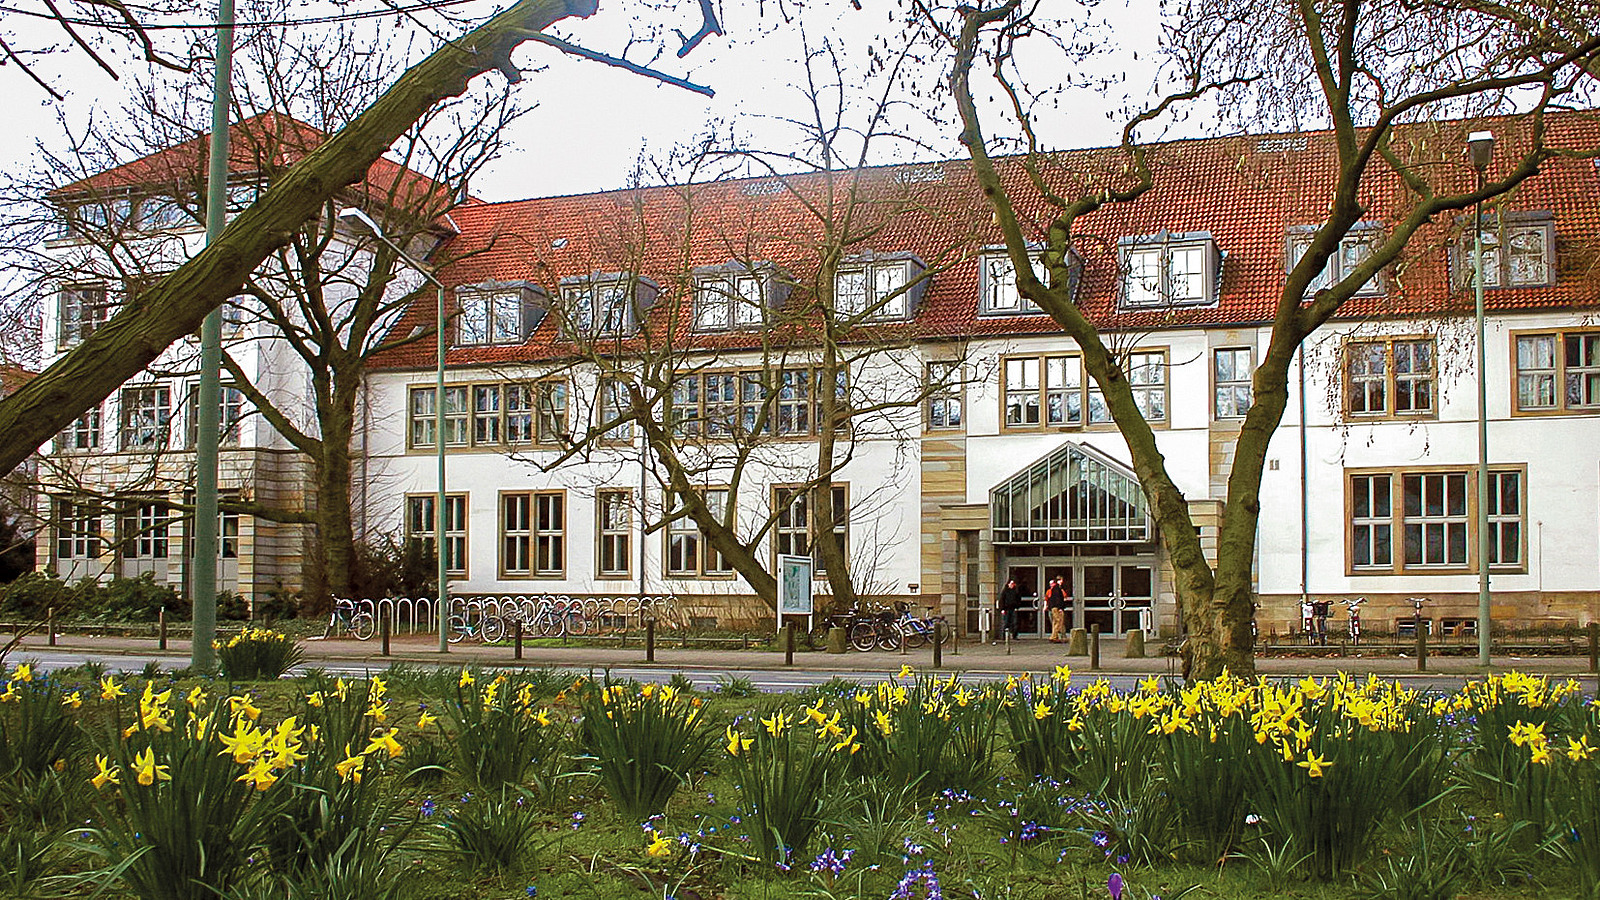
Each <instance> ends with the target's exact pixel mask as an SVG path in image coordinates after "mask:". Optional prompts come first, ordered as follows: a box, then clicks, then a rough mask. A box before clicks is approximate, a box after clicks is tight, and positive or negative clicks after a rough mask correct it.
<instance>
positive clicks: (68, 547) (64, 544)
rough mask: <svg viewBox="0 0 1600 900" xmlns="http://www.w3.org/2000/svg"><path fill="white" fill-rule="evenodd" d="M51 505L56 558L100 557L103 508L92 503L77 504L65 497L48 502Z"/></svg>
mask: <svg viewBox="0 0 1600 900" xmlns="http://www.w3.org/2000/svg"><path fill="white" fill-rule="evenodd" d="M52 505H53V506H54V507H55V510H54V512H55V515H54V520H55V522H54V524H55V532H56V559H58V560H68V559H96V558H98V557H99V556H100V547H101V540H102V528H103V525H102V519H101V516H102V515H103V513H104V511H103V510H102V509H101V508H100V507H99V506H96V505H94V504H92V503H79V502H77V501H75V500H69V499H67V498H65V497H56V498H54V500H53V501H52Z"/></svg>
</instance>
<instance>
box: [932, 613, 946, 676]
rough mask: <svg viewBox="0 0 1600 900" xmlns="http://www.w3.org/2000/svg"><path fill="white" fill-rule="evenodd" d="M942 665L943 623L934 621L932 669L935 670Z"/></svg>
mask: <svg viewBox="0 0 1600 900" xmlns="http://www.w3.org/2000/svg"><path fill="white" fill-rule="evenodd" d="M942 665H944V623H943V622H940V621H937V620H935V621H934V623H933V667H934V668H935V669H937V668H939V667H940V666H942Z"/></svg>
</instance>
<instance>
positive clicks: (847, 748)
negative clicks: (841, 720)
mask: <svg viewBox="0 0 1600 900" xmlns="http://www.w3.org/2000/svg"><path fill="white" fill-rule="evenodd" d="M833 749H834V752H849V753H855V752H856V751H857V750H860V749H861V745H860V744H858V743H856V728H855V726H854V725H852V726H850V733H849V734H847V735H845V736H844V737H843V738H842V739H841V740H840V741H839V742H838V743H837V744H834V745H833Z"/></svg>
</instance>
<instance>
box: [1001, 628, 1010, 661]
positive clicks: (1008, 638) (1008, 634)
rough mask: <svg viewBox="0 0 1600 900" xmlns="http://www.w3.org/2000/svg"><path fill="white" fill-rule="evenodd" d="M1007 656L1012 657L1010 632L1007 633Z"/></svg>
mask: <svg viewBox="0 0 1600 900" xmlns="http://www.w3.org/2000/svg"><path fill="white" fill-rule="evenodd" d="M1002 630H1003V631H1004V630H1005V629H1002ZM1006 655H1007V656H1010V655H1011V632H1010V631H1006Z"/></svg>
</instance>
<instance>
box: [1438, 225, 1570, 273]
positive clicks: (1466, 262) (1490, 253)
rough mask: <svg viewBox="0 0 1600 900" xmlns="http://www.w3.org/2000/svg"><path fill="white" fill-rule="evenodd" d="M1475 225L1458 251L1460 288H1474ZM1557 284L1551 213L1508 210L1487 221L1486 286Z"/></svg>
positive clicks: (1484, 227)
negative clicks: (1473, 240)
mask: <svg viewBox="0 0 1600 900" xmlns="http://www.w3.org/2000/svg"><path fill="white" fill-rule="evenodd" d="M1472 249H1473V248H1472V227H1471V223H1470V221H1469V222H1468V223H1467V228H1466V233H1465V234H1463V235H1462V236H1461V241H1460V244H1459V245H1458V247H1457V251H1456V253H1455V259H1454V260H1453V262H1454V266H1453V268H1454V270H1455V276H1456V287H1457V288H1458V289H1468V288H1471V287H1472V278H1473V266H1472ZM1555 283H1556V226H1555V220H1554V217H1553V216H1552V215H1551V214H1550V213H1548V212H1522V213H1506V214H1505V215H1504V216H1502V217H1501V218H1500V220H1499V221H1494V220H1491V219H1490V218H1489V217H1485V220H1484V223H1483V286H1484V287H1486V288H1503V287H1545V286H1547V285H1552V284H1555Z"/></svg>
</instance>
